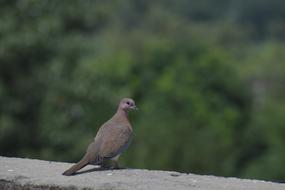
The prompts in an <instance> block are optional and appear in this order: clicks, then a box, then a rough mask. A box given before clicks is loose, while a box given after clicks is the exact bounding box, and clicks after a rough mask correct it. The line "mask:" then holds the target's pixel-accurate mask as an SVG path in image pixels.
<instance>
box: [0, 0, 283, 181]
mask: <svg viewBox="0 0 285 190" xmlns="http://www.w3.org/2000/svg"><path fill="white" fill-rule="evenodd" d="M0 5H1V6H0V100H1V101H0V154H1V155H6V156H27V157H37V158H42V159H50V160H62V161H76V160H78V159H79V158H80V157H81V155H82V154H83V151H85V147H86V145H87V144H88V143H89V142H90V141H91V140H92V138H93V137H94V135H95V133H96V131H97V129H98V127H99V126H100V125H101V124H102V122H104V121H105V120H106V119H108V118H109V117H110V115H112V114H113V112H114V111H115V109H116V104H117V102H118V101H119V99H120V98H122V97H125V96H131V97H133V98H134V99H135V100H136V101H137V104H138V105H139V107H140V108H141V109H140V111H139V112H138V113H131V119H132V121H133V123H134V127H135V138H134V142H133V144H132V146H131V147H130V149H129V150H128V153H127V154H125V155H124V156H123V158H122V159H123V160H122V161H123V162H125V163H128V165H129V166H132V167H141V168H155V169H169V170H170V169H171V170H179V171H186V172H196V173H210V174H218V175H226V176H242V177H252V178H260V179H271V180H279V181H284V178H285V173H284V171H283V170H282V166H283V165H284V164H283V163H284V151H282V147H283V146H284V144H285V142H284V140H283V136H282V134H284V122H285V120H284V118H285V117H284V114H283V112H284V98H283V97H284V95H283V94H284V90H283V84H284V77H283V76H284V68H283V67H284V64H283V63H284V60H285V57H284V53H283V52H284V47H285V45H284V28H285V27H284V23H285V22H284V21H285V15H284V11H283V9H284V6H285V3H283V2H282V1H278V0H274V1H250V2H244V1H225V0H220V1H215V2H212V1H210V0H203V1H199V2H198V1H185V0H179V1H173V0H168V1H142V0H133V1H130V0H125V1H116V2H114V1H104V2H103V1H93V0H86V1H79V0H73V1H67V0H62V1H56V0H51V1H35V0H12V1H11V0H9V1H8V0H2V1H1V2H0ZM282 11H283V12H282ZM264 171H265V172H264Z"/></svg>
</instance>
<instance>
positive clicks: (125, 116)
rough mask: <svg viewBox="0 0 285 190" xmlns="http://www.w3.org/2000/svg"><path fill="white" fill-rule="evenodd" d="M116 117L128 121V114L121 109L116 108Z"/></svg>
mask: <svg viewBox="0 0 285 190" xmlns="http://www.w3.org/2000/svg"><path fill="white" fill-rule="evenodd" d="M116 115H117V116H118V117H121V118H126V119H128V112H127V111H125V110H123V109H121V108H118V110H117V113H116Z"/></svg>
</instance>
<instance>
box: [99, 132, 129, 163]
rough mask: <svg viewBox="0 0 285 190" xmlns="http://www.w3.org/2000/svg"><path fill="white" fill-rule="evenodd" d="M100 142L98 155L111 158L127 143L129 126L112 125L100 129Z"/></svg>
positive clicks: (119, 152) (125, 146)
mask: <svg viewBox="0 0 285 190" xmlns="http://www.w3.org/2000/svg"><path fill="white" fill-rule="evenodd" d="M101 135H102V137H103V138H102V139H101V140H102V142H101V145H100V150H99V156H100V157H102V158H112V157H115V156H117V155H119V154H121V153H122V152H123V151H124V150H125V149H126V148H127V147H128V145H129V143H130V140H131V136H132V130H131V128H130V127H129V126H112V127H110V128H108V129H107V130H106V132H105V131H102V134H101Z"/></svg>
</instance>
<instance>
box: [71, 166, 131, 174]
mask: <svg viewBox="0 0 285 190" xmlns="http://www.w3.org/2000/svg"><path fill="white" fill-rule="evenodd" d="M123 169H127V168H115V169H114V168H105V167H99V168H98V167H95V168H91V169H88V170H83V171H79V172H76V173H74V174H73V175H80V174H85V173H90V172H95V171H113V170H123Z"/></svg>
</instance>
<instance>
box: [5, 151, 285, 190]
mask: <svg viewBox="0 0 285 190" xmlns="http://www.w3.org/2000/svg"><path fill="white" fill-rule="evenodd" d="M70 166H71V164H69V163H60V162H49V161H42V160H31V159H22V158H7V157H1V156H0V189H1V190H2V189H3V190H4V189H5V190H11V189H13V190H18V189H24V190H26V189H29V190H30V189H31V190H42V189H48V190H58V189H69V190H70V189H71V190H77V189H98V190H99V189H100V190H110V189H114V190H117V189H118V190H119V189H126V190H128V189H138V190H148V189H163V190H167V189H195V190H242V189H243V190H244V189H250V190H265V189H266V190H284V189H285V184H279V183H272V182H265V181H259V180H245V179H237V178H224V177H214V176H201V175H194V174H184V173H178V172H170V171H152V170H139V169H124V170H108V171H106V170H105V171H102V170H101V171H100V170H99V169H98V168H95V169H94V166H87V167H85V168H83V169H82V170H83V171H82V172H81V173H80V174H78V175H75V176H70V177H67V176H63V175H61V173H62V172H63V171H64V170H65V169H67V168H68V167H70Z"/></svg>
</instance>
